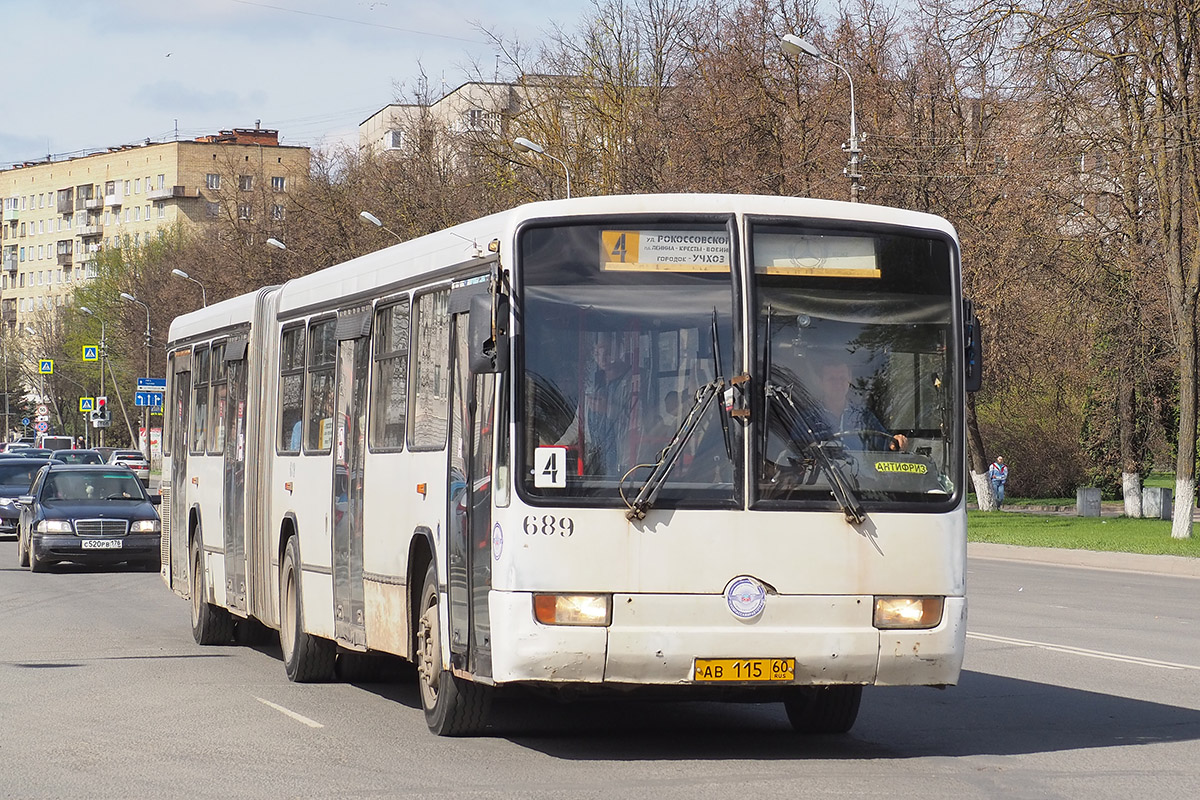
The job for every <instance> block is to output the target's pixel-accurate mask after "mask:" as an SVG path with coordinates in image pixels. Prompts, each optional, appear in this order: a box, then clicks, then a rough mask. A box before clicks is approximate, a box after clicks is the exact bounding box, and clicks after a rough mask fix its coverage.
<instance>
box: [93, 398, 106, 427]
mask: <svg viewBox="0 0 1200 800" xmlns="http://www.w3.org/2000/svg"><path fill="white" fill-rule="evenodd" d="M89 418H90V419H91V421H92V422H106V421H108V419H109V416H108V398H107V397H97V398H96V408H95V409H94V410H93V411H92V413H91V415H90V417H89Z"/></svg>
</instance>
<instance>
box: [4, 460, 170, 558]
mask: <svg viewBox="0 0 1200 800" xmlns="http://www.w3.org/2000/svg"><path fill="white" fill-rule="evenodd" d="M159 500H160V498H159V497H158V496H157V495H154V496H152V495H149V494H147V493H146V490H145V488H144V487H143V486H142V482H141V481H139V480H138V478H137V476H136V475H134V474H133V472H131V471H130V470H128V469H126V468H124V467H116V466H111V465H99V466H98V465H94V464H57V463H51V464H49V465H48V466H46V467H43V468H42V470H41V471H40V472H39V473H38V475H37V477H36V478H35V479H34V481H33V487H32V488H31V489H30V491H29V494H27V495H24V496H22V497H21V498H20V499H19V503H20V506H21V521H20V530H19V531H18V540H17V561H18V563H19V564H20V565H21V566H23V567H24V566H28V567H29V568H30V569H31V570H33V571H34V572H43V571H45V570H46V569H47V568H48V567H49V566H50V565H51V564H53V563H55V562H58V561H75V562H79V563H101V564H112V563H116V562H120V561H127V562H130V563H136V564H143V565H145V566H147V567H155V568H156V567H157V566H158V563H159V530H160V528H159V521H158V509H156V508H155V506H157V505H158V503H159Z"/></svg>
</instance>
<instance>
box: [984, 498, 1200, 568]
mask: <svg viewBox="0 0 1200 800" xmlns="http://www.w3.org/2000/svg"><path fill="white" fill-rule="evenodd" d="M1043 502H1045V501H1043ZM967 540H968V541H972V542H993V543H995V544H1015V545H1022V546H1025V547H1061V548H1065V549H1068V550H1108V551H1113V552H1119V553H1145V554H1148V555H1172V556H1191V557H1193V558H1200V524H1197V525H1196V529H1195V531H1194V532H1193V534H1192V538H1191V539H1172V538H1171V523H1170V521H1168V520H1156V519H1126V518H1125V517H1073V516H1054V515H1048V514H1047V515H1041V514H1031V513H1025V512H1010V513H1005V512H986V511H968V512H967Z"/></svg>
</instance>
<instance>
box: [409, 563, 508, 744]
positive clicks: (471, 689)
mask: <svg viewBox="0 0 1200 800" xmlns="http://www.w3.org/2000/svg"><path fill="white" fill-rule="evenodd" d="M438 605H439V601H438V584H437V573H436V571H435V570H434V568H433V564H432V563H430V565H429V569H428V570H427V571H426V573H425V584H424V586H423V587H422V589H421V605H420V607H419V608H418V609H417V613H418V614H419V616H418V617H417V647H416V653H415V659H414V660H415V661H416V665H417V685H418V686H419V687H420V690H421V706H422V707H423V708H424V709H425V723H426V724H427V725H429V730H431V731H433V732H434V733H436V734H437V735H438V736H470V735H472V734H476V733H479V732H481V731H482V730H483V729H484V727H485V726H486V725H487V716H488V711H489V709H490V708H491V704H492V689H491V687H490V686H484V685H483V684H479V683H472V682H471V681H467V680H463V679H462V678H459V677H456V676H455V675H454V674H453V673H452V672H451V671H450V670H448V669H446V667H445V664H444V662H443V660H442V640H441V619H440V617H439V615H438Z"/></svg>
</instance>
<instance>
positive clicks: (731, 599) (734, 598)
mask: <svg viewBox="0 0 1200 800" xmlns="http://www.w3.org/2000/svg"><path fill="white" fill-rule="evenodd" d="M725 602H726V603H727V604H728V605H729V610H730V611H731V612H733V615H734V616H735V617H737V618H738V619H754V618H755V617H757V616H758V615H759V614H761V613H762V611H763V608H765V607H766V605H767V590H766V589H765V588H763V585H762V584H761V583H759V582H758V581H756V580H754V578H751V577H749V576H747V575H740V576H738V577H736V578H734V579H733V580H732V581H730V582H729V586H728V587H727V588H726V589H725Z"/></svg>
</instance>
